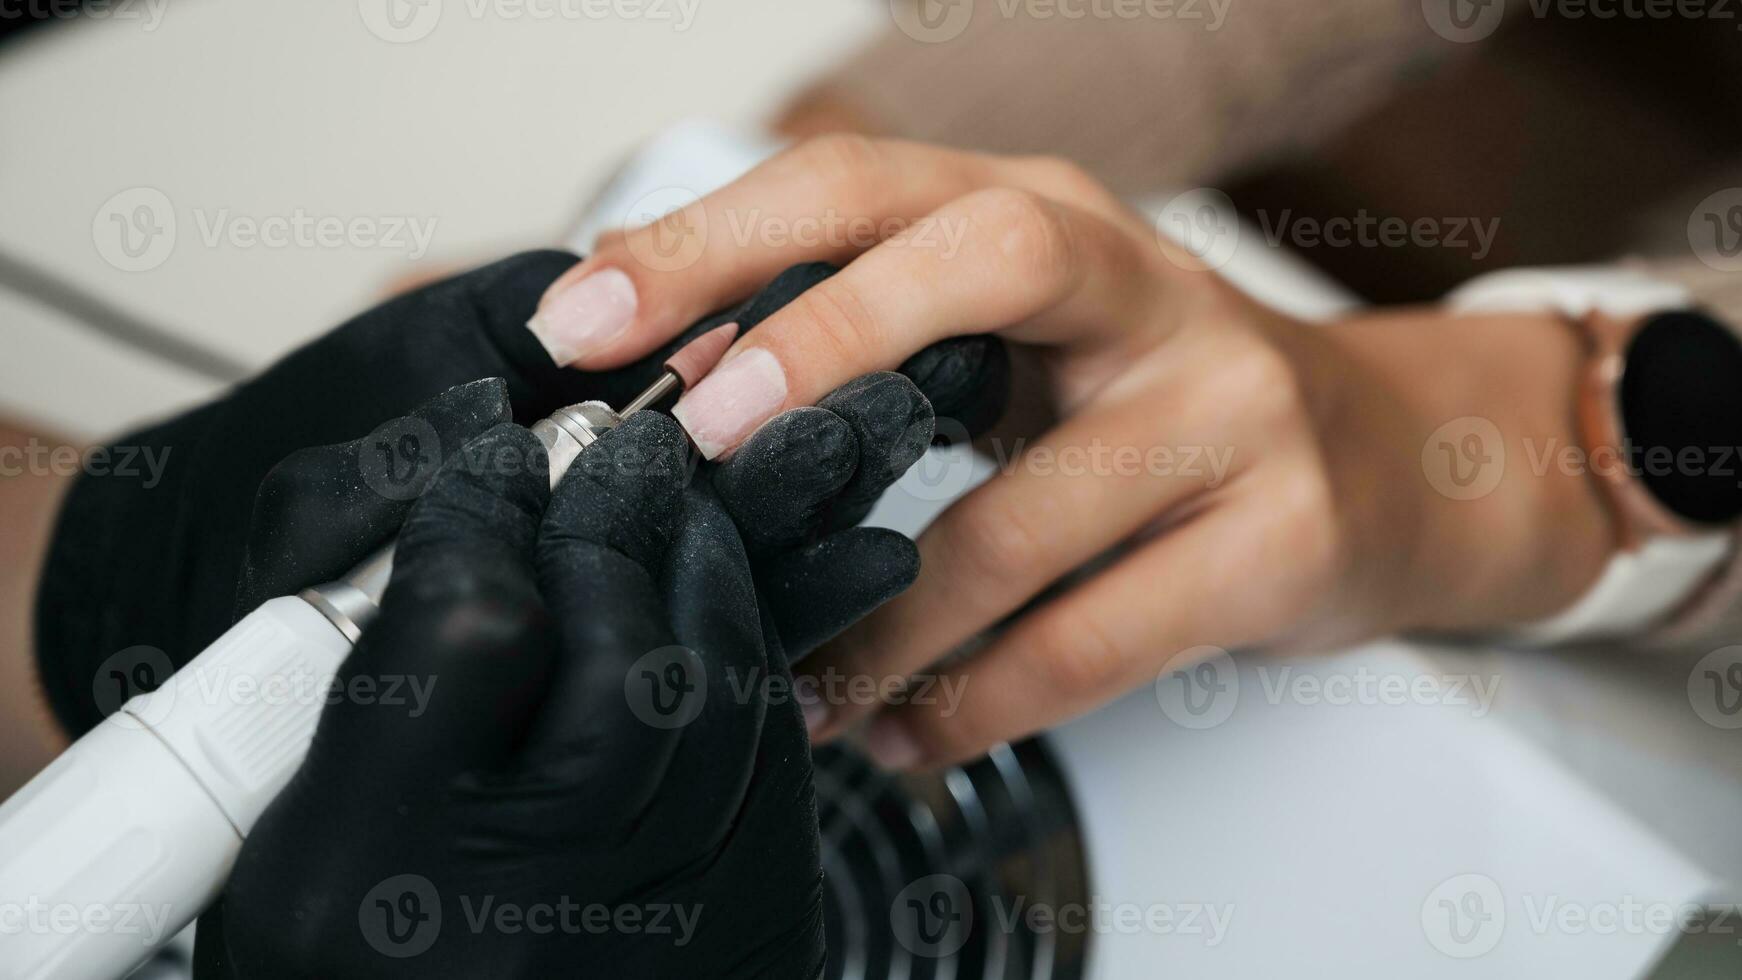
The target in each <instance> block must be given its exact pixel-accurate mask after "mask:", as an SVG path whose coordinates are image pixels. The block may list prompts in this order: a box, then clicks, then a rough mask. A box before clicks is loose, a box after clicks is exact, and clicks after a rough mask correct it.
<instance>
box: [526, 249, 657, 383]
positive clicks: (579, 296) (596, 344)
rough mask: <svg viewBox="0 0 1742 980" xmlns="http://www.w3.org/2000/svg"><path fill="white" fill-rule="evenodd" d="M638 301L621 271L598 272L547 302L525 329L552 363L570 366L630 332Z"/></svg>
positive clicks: (632, 283)
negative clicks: (546, 353) (626, 331)
mask: <svg viewBox="0 0 1742 980" xmlns="http://www.w3.org/2000/svg"><path fill="white" fill-rule="evenodd" d="M637 305H639V301H638V300H637V298H636V296H635V283H634V282H632V281H631V280H630V278H629V276H628V275H627V274H625V273H624V272H623V270H621V269H600V270H599V271H598V272H595V273H593V274H591V275H589V276H586V277H584V278H582V279H581V280H580V281H579V282H576V283H575V284H573V285H571V286H568V287H567V288H565V289H563V290H562V291H561V292H559V293H557V294H556V295H554V296H551V297H549V298H547V299H546V300H545V301H544V303H543V305H541V306H540V307H539V308H538V312H537V313H536V314H534V315H533V318H532V319H531V320H528V321H527V322H526V328H527V329H528V330H531V331H532V334H533V336H535V337H537V338H538V342H539V343H541V344H543V345H544V349H545V350H547V351H549V352H550V358H551V360H553V361H555V362H557V364H558V365H561V366H567V365H570V364H573V363H574V362H575V361H577V360H580V359H581V358H582V357H585V356H586V355H588V354H591V353H592V352H594V351H596V350H599V349H600V348H602V347H604V346H605V345H606V344H608V343H610V342H611V341H612V340H614V339H616V337H617V335H619V334H621V333H622V332H623V331H625V330H627V329H629V324H630V322H631V321H633V320H634V319H635V308H636V306H637Z"/></svg>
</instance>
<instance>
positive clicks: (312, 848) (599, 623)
mask: <svg viewBox="0 0 1742 980" xmlns="http://www.w3.org/2000/svg"><path fill="white" fill-rule="evenodd" d="M683 447H684V439H683V435H682V434H681V433H680V432H679V430H678V428H677V426H676V425H675V424H674V423H673V422H672V421H671V419H669V418H667V417H665V416H661V415H656V414H653V413H644V414H642V415H640V416H637V417H634V418H632V419H630V420H629V421H628V422H626V423H625V424H624V425H623V426H622V427H621V428H619V429H618V430H616V431H615V432H612V433H611V434H609V435H607V436H606V437H605V438H604V439H603V440H601V441H600V442H599V443H598V444H597V445H595V446H594V447H593V448H592V449H590V450H589V451H588V452H587V453H585V454H583V455H582V456H581V458H580V459H579V461H577V463H576V464H575V465H574V467H573V468H572V469H571V470H570V472H569V473H568V475H567V476H566V477H565V478H564V479H563V481H562V483H561V484H560V485H559V486H558V487H557V489H556V490H555V492H554V493H549V492H547V490H546V485H547V483H546V479H547V478H546V467H547V463H546V461H545V456H544V452H543V449H542V448H541V447H540V445H539V444H538V442H537V440H536V439H534V438H533V437H532V435H531V434H530V433H528V432H527V431H526V430H524V429H520V428H517V427H514V426H510V425H502V426H498V427H496V428H494V429H492V430H491V431H490V432H489V433H487V434H486V435H485V436H483V437H482V438H481V439H479V440H477V441H476V442H474V443H473V444H471V445H470V446H468V447H467V451H466V452H465V453H463V454H462V455H461V456H460V457H459V458H456V459H454V460H453V461H451V462H449V463H448V464H447V465H446V466H445V467H444V468H443V470H442V471H441V473H440V474H439V475H438V476H437V477H436V479H435V481H434V483H433V485H432V486H431V487H430V488H429V490H428V491H427V492H426V493H425V494H424V496H423V497H422V499H420V500H419V501H418V502H417V503H416V504H415V505H414V507H413V508H412V511H411V514H410V516H409V517H408V518H407V520H406V522H405V526H404V530H403V532H402V534H401V537H400V543H399V551H398V558H397V568H396V571H395V574H394V578H393V581H392V583H391V584H390V586H389V587H388V590H387V593H386V596H385V599H384V600H383V603H382V610H381V615H380V618H379V619H378V620H377V622H376V623H375V624H374V625H373V626H371V627H370V628H369V630H368V631H366V632H365V634H364V636H363V638H362V640H361V641H360V642H359V644H358V647H357V650H356V652H355V654H353V656H352V657H351V658H350V660H349V661H348V662H347V663H346V665H345V668H344V670H343V673H342V675H341V680H342V681H344V682H345V685H344V688H343V689H344V690H364V689H370V690H379V689H380V688H381V684H382V683H386V682H391V681H392V680H394V679H407V678H409V679H422V680H423V682H424V684H425V685H426V689H427V690H428V692H429V696H428V700H427V704H426V705H424V706H423V709H422V710H421V711H417V710H415V709H414V710H407V708H405V707H403V706H402V707H393V706H389V705H388V704H385V703H372V702H368V701H366V700H364V699H352V698H346V699H342V700H339V701H336V702H335V703H333V704H331V705H330V706H329V707H328V708H327V710H326V712H325V713H324V714H323V715H322V717H321V722H320V727H319V729H318V731H317V733H316V737H315V740H314V745H313V748H312V750H311V751H310V754H309V756H308V759H307V761H306V762H305V763H304V765H303V767H302V768H301V770H300V771H299V772H298V773H297V775H296V777H295V778H294V780H293V781H292V782H291V784H290V786H289V787H288V788H287V789H286V790H285V792H284V793H283V795H281V796H280V797H279V798H278V800H277V801H276V802H275V803H274V804H273V805H272V806H271V808H269V809H268V811H267V812H266V814H265V815H264V816H263V817H262V819H261V821H260V823H259V825H258V826H257V827H256V828H255V830H254V832H253V834H252V835H250V837H249V838H248V841H247V843H246V845H245V846H244V848H243V851H242V855H241V857H240V859H239V861H238V863H237V867H236V870H235V873H234V875H233V876H232V878H231V880H230V883H229V886H228V889H227V891H226V892H225V897H224V901H223V904H222V906H221V907H220V909H219V910H218V911H215V912H214V913H212V914H210V915H208V916H207V917H206V918H205V919H204V920H202V922H201V926H200V933H199V946H200V948H199V953H198V960H199V970H200V975H201V976H202V977H246V978H249V980H260V978H272V977H287V978H288V977H294V978H303V977H314V976H319V977H331V978H345V977H395V976H406V977H420V978H421V977H457V978H473V977H482V976H492V977H529V978H530V977H548V976H559V977H560V976H608V977H625V978H635V977H678V976H709V977H727V978H731V977H743V978H752V977H755V978H765V977H772V978H800V980H812V978H815V977H816V976H818V975H819V974H820V972H821V970H822V967H823V960H824V948H823V928H822V913H821V909H822V898H821V887H822V874H821V870H820V864H819V854H818V846H819V845H818V840H817V829H816V815H815V803H814V800H813V796H812V787H811V781H810V755H809V746H808V744H807V742H806V739H805V734H804V726H803V722H802V720H801V718H800V715H799V710H798V708H797V707H796V706H795V705H794V704H793V703H792V701H791V699H790V698H788V697H784V696H781V692H782V691H784V690H786V688H785V686H784V685H785V684H787V683H788V682H789V681H790V673H789V671H788V668H787V659H786V655H785V653H784V652H783V650H782V648H781V645H780V643H779V640H778V631H777V630H775V629H774V628H772V627H771V625H770V624H769V623H768V622H767V620H766V618H765V617H764V616H763V615H762V613H761V611H760V610H759V606H758V602H757V597H756V591H755V586H754V584H753V581H752V575H751V569H750V563H749V559H748V557H747V555H746V552H745V549H744V546H743V543H742V542H741V540H740V537H739V535H738V532H737V530H736V529H735V527H734V526H733V523H732V521H731V520H730V518H729V517H728V516H727V514H726V512H725V509H724V508H723V507H722V506H721V504H720V501H719V499H718V498H717V497H716V496H715V495H714V492H713V491H712V490H711V488H709V487H708V486H707V484H706V483H703V484H700V485H698V486H697V487H694V488H689V489H686V482H687V480H686V470H685V460H684V458H683V457H684V453H683ZM529 462H530V464H531V465H526V464H527V463H529ZM799 497H800V499H798V500H796V501H795V504H796V505H798V506H810V505H813V504H814V503H815V501H814V500H812V499H808V498H807V495H806V494H802V493H801V494H799ZM547 504H548V506H547ZM365 680H367V681H370V682H371V683H370V684H362V683H360V682H362V681H365Z"/></svg>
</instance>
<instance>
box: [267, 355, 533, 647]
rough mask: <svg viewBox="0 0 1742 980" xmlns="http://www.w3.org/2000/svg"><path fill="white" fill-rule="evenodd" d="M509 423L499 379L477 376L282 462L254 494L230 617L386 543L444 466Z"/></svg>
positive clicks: (322, 578) (329, 574)
mask: <svg viewBox="0 0 1742 980" xmlns="http://www.w3.org/2000/svg"><path fill="white" fill-rule="evenodd" d="M507 421H509V407H508V387H507V385H506V383H505V382H503V380H502V379H501V378H485V379H481V380H478V381H473V382H471V383H469V384H463V385H457V386H455V387H453V388H449V389H448V390H447V391H444V392H442V393H441V394H439V395H436V396H435V397H434V398H431V399H430V400H429V401H426V402H424V403H423V404H422V405H419V406H418V407H417V408H415V409H413V410H412V412H411V414H409V415H404V416H400V417H399V418H395V419H392V420H390V421H387V422H384V423H383V424H381V425H379V426H377V427H376V428H375V430H374V431H373V432H370V433H369V434H368V435H365V436H361V437H359V438H357V439H353V440H352V441H350V442H344V443H339V444H337V445H331V446H313V447H310V448H308V449H303V450H300V451H298V452H295V453H292V454H291V455H290V456H287V457H285V459H284V461H283V462H281V463H279V464H278V465H277V466H275V467H273V468H272V471H271V472H270V473H268V474H266V479H265V480H264V481H262V482H261V484H260V489H259V491H258V492H257V493H256V494H255V496H254V514H253V519H252V520H251V522H250V524H249V529H248V545H247V552H246V553H245V555H244V559H243V565H242V578H241V581H240V582H239V583H238V584H237V588H236V614H237V615H238V616H241V615H243V614H245V613H247V612H249V611H251V610H253V609H254V608H255V607H256V606H259V605H260V604H261V603H263V602H265V601H266V600H268V599H272V598H275V597H277V596H281V595H291V594H293V593H295V592H297V591H298V590H300V589H305V588H308V587H309V586H311V585H319V584H320V583H322V582H327V581H331V580H332V579H335V578H337V577H339V576H340V575H343V574H344V573H345V572H346V571H348V570H349V569H350V568H351V566H352V565H354V564H356V562H357V561H358V559H359V558H360V557H361V556H363V555H366V554H368V553H369V552H371V551H373V550H374V549H376V548H379V547H381V546H382V545H384V544H386V543H387V542H389V541H391V540H392V539H393V536H394V535H395V534H396V533H398V531H399V526H400V524H401V523H402V522H403V521H404V520H405V515H406V513H407V512H408V511H409V510H411V505H412V502H413V501H414V500H416V499H417V497H418V495H419V494H421V493H423V491H424V489H425V488H426V487H428V486H429V484H430V481H431V480H433V479H434V478H435V475H436V473H437V471H438V470H440V468H441V466H442V463H443V462H444V460H446V459H447V458H448V457H449V456H451V455H453V454H455V453H457V452H459V450H460V447H462V446H464V445H465V444H466V443H468V442H470V441H471V440H472V439H475V438H477V437H478V436H480V435H483V434H484V432H486V431H487V430H489V429H490V428H491V427H492V426H495V425H499V424H501V423H503V422H507Z"/></svg>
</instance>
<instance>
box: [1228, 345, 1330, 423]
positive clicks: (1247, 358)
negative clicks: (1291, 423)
mask: <svg viewBox="0 0 1742 980" xmlns="http://www.w3.org/2000/svg"><path fill="white" fill-rule="evenodd" d="M1213 384H1214V387H1215V388H1216V389H1217V393H1218V394H1219V396H1220V397H1222V398H1224V399H1226V402H1227V403H1228V404H1235V405H1239V406H1241V412H1242V413H1245V414H1247V415H1248V417H1249V418H1257V419H1263V420H1265V421H1269V422H1280V421H1286V420H1294V419H1299V418H1301V417H1302V416H1303V415H1304V414H1305V412H1306V408H1307V392H1306V387H1305V384H1304V382H1303V380H1302V378H1301V376H1300V372H1299V371H1298V370H1297V369H1296V367H1295V364H1294V362H1293V361H1292V360H1290V359H1289V357H1288V355H1286V354H1284V353H1283V352H1282V351H1280V350H1278V349H1277V348H1275V347H1274V346H1272V345H1270V344H1268V343H1264V342H1259V341H1254V342H1250V343H1244V344H1242V345H1241V346H1240V347H1239V349H1237V350H1236V351H1234V352H1232V353H1231V355H1230V356H1227V357H1223V358H1221V359H1220V361H1219V365H1218V367H1217V369H1216V371H1215V373H1214V380H1213Z"/></svg>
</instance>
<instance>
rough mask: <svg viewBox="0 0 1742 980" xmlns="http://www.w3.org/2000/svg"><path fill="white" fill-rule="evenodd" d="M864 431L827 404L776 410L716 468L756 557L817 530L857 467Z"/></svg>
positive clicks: (717, 486) (717, 485) (719, 489)
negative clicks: (857, 430) (855, 429)
mask: <svg viewBox="0 0 1742 980" xmlns="http://www.w3.org/2000/svg"><path fill="white" fill-rule="evenodd" d="M860 455H861V454H860V445H859V437H858V436H857V435H856V434H855V433H854V432H853V427H852V426H851V425H850V424H848V422H847V420H846V419H843V418H842V417H841V416H839V415H837V414H835V413H834V412H831V411H829V410H827V409H824V408H795V409H793V410H792V411H790V412H784V413H782V414H780V415H777V416H775V417H774V418H773V419H771V420H770V421H769V423H768V424H767V425H765V426H763V427H762V429H761V430H760V431H758V432H757V433H756V434H755V435H754V436H751V437H750V441H749V442H746V443H745V444H744V448H743V449H742V450H740V451H739V452H737V453H735V454H733V456H732V458H731V459H728V460H726V461H725V462H724V463H721V464H720V465H719V466H717V467H715V468H714V472H713V485H714V490H715V492H716V493H718V494H719V495H720V500H721V502H722V503H723V504H724V505H725V507H726V510H727V512H728V513H730V514H731V515H732V518H733V520H735V521H737V523H738V529H739V532H740V533H741V534H742V535H743V537H744V547H745V549H746V550H747V551H749V553H750V555H751V557H752V558H753V559H755V558H760V557H761V556H763V555H766V554H771V553H776V552H780V551H784V550H786V549H789V548H794V547H797V546H799V545H801V544H803V543H805V542H807V541H810V540H811V539H813V538H815V537H816V536H817V534H819V533H820V532H821V531H822V529H823V526H824V523H825V522H826V521H827V520H828V517H829V513H830V511H831V510H832V509H833V508H834V507H835V502H836V500H837V498H838V497H839V496H840V494H841V491H842V490H843V489H845V488H846V487H847V485H848V484H849V483H851V482H852V481H853V475H854V474H855V473H857V472H858V470H859V458H860Z"/></svg>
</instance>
